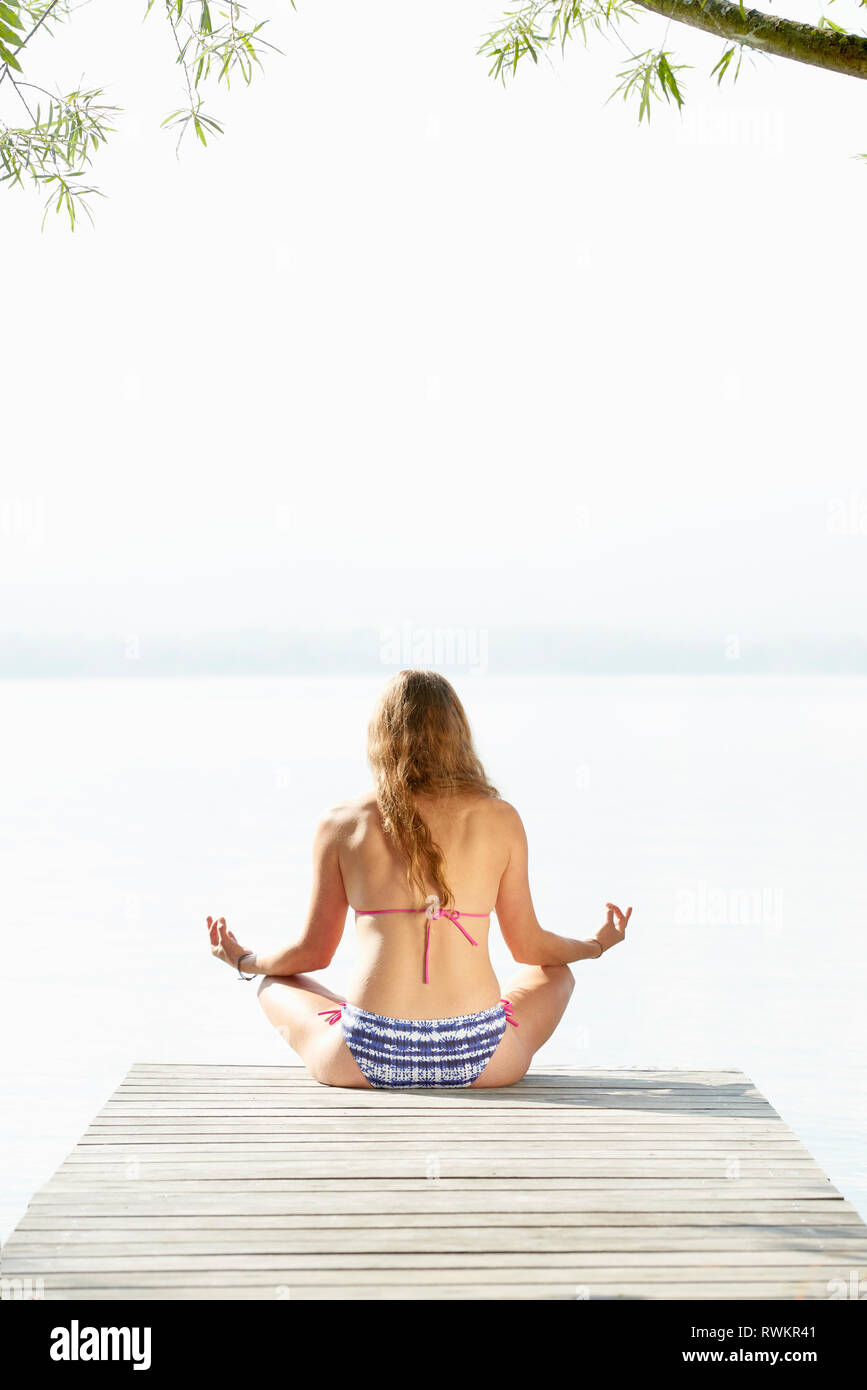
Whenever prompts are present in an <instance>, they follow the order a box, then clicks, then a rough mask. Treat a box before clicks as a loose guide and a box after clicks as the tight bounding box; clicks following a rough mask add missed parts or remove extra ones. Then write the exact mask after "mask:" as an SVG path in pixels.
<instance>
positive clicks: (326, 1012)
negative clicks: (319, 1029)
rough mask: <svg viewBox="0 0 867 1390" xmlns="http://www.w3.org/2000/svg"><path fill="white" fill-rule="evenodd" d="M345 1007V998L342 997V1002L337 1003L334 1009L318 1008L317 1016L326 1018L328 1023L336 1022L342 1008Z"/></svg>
mask: <svg viewBox="0 0 867 1390" xmlns="http://www.w3.org/2000/svg"><path fill="white" fill-rule="evenodd" d="M345 1008H346V1000H345V999H344V1001H343V1003H342V1004H339V1005H338V1007H337V1008H336V1009H320V1010H319V1017H320V1018H327V1019H328V1022H329V1023H337V1022H338V1020H339V1019H340V1015H341V1012H342V1010H343V1009H345Z"/></svg>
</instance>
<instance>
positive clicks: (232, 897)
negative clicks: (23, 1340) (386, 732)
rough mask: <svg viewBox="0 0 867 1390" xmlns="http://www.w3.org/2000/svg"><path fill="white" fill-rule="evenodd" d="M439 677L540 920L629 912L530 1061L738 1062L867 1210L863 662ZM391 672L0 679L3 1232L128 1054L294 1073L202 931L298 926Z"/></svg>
mask: <svg viewBox="0 0 867 1390" xmlns="http://www.w3.org/2000/svg"><path fill="white" fill-rule="evenodd" d="M385 674H386V675H387V674H388V672H386V673H385ZM448 674H449V675H450V678H452V679H453V680H454V683H455V684H456V685H457V687H458V689H459V691H460V693H461V696H462V698H463V699H464V701H465V703H466V705H467V708H468V711H469V714H470V717H471V719H472V721H473V724H474V728H475V731H476V737H477V743H478V745H479V749H480V752H481V754H482V757H483V759H484V761H485V763H486V767H487V770H488V772H489V775H490V776H491V777H492V779H493V781H494V782H495V784H496V785H497V786H498V787H499V788H500V791H501V793H502V794H503V795H504V796H506V797H507V798H508V799H509V800H510V801H513V802H514V803H515V804H516V805H517V806H518V809H519V810H520V811H521V814H522V815H523V818H524V821H525V824H526V826H527V830H528V834H529V839H530V852H531V881H532V886H533V892H534V898H535V901H536V907H537V911H538V914H539V917H540V919H541V921H542V922H543V924H544V925H545V926H546V927H548V928H549V929H551V930H553V931H562V932H564V933H566V934H568V935H586V934H589V933H591V932H592V931H594V930H595V928H596V925H597V924H598V921H599V919H600V912H601V907H602V904H603V903H604V902H605V900H606V899H613V901H615V902H619V903H620V904H621V906H625V905H626V904H627V903H631V904H633V905H634V909H635V910H634V913H633V922H632V925H631V926H630V937H631V940H630V941H628V943H627V944H626V945H625V946H622V947H620V948H618V950H617V952H616V953H614V954H613V955H611V956H608V957H606V960H605V962H604V964H603V965H602V966H601V967H599V968H598V969H596V968H594V966H593V964H592V963H591V962H587V963H584V964H583V965H579V966H577V967H576V977H577V980H578V985H577V988H576V991H575V994H574V995H573V1000H572V1004H571V1005H570V1009H569V1012H568V1014H567V1016H566V1019H565V1021H564V1023H563V1024H562V1025H561V1027H560V1029H559V1031H558V1032H557V1033H556V1034H555V1036H554V1038H553V1039H552V1040H551V1041H550V1043H548V1045H547V1046H546V1047H545V1048H544V1050H543V1052H542V1053H540V1054H539V1060H540V1061H548V1062H551V1063H569V1064H573V1065H577V1066H582V1065H586V1066H606V1065H609V1064H610V1065H623V1066H643V1067H648V1066H659V1067H676V1066H681V1067H698V1068H701V1067H707V1068H711V1067H739V1068H742V1069H743V1070H744V1071H746V1072H747V1073H748V1074H749V1075H750V1076H751V1077H752V1078H753V1079H754V1081H755V1082H756V1084H757V1085H758V1086H759V1087H760V1089H761V1090H762V1091H763V1092H764V1093H765V1095H766V1096H767V1097H768V1099H769V1100H770V1101H771V1102H772V1104H773V1105H775V1106H776V1108H777V1109H778V1110H779V1111H780V1113H781V1114H782V1116H783V1118H784V1119H785V1120H786V1121H787V1123H788V1124H790V1125H791V1126H792V1128H793V1129H794V1130H795V1131H796V1133H797V1134H798V1135H799V1136H800V1137H801V1138H802V1139H803V1140H804V1141H805V1143H806V1144H807V1145H808V1146H809V1148H810V1149H811V1150H812V1152H813V1153H814V1154H815V1156H816V1158H817V1159H818V1160H819V1162H820V1163H821V1164H822V1166H823V1167H824V1168H825V1170H826V1172H827V1173H828V1174H829V1175H830V1177H831V1179H832V1180H833V1181H834V1183H835V1184H836V1185H837V1186H838V1187H839V1188H840V1190H841V1191H842V1192H843V1193H844V1195H846V1196H847V1197H848V1198H849V1199H850V1200H851V1201H852V1202H854V1203H855V1204H856V1205H857V1206H858V1207H859V1209H860V1210H861V1212H862V1213H863V1214H864V1215H865V1216H867V1165H865V1157H864V1155H865V1141H867V1113H865V1109H867V1107H865V1074H867V1063H865V1057H867V1049H865V1034H867V1025H865V1007H864V1000H865V995H867V991H865V975H867V970H865V961H867V946H865V928H867V880H865V873H864V843H865V818H864V810H863V806H864V791H865V767H867V698H865V696H867V680H865V679H864V678H860V677H810V678H786V677H769V678H760V677H736V676H730V677H719V678H717V677H667V676H656V677H565V676H564V677H533V678H526V679H524V678H505V677H503V678H500V677H492V676H475V677H474V676H466V677H464V678H461V675H460V673H455V674H453V673H451V672H449V673H448ZM381 684H382V680H380V679H375V678H374V679H370V678H352V679H348V678H340V679H329V678H325V677H323V678H321V679H275V678H270V679H268V678H266V679H252V678H251V679H246V678H244V679H241V678H238V679H201V680H169V679H166V680H156V679H154V680H145V679H142V680H128V681H123V680H113V681H112V680H94V681H84V680H80V681H60V680H45V681H18V682H14V681H12V682H10V681H7V682H3V683H0V702H2V725H3V728H4V731H5V734H6V739H5V743H6V745H7V746H6V748H5V754H4V776H3V778H2V782H0V844H2V874H0V882H2V892H3V919H4V971H3V975H4V982H3V996H2V998H3V1019H4V1025H5V1026H4V1034H5V1045H4V1048H3V1073H4V1074H3V1082H2V1099H3V1111H4V1116H5V1124H4V1144H5V1148H4V1153H3V1163H2V1170H3V1194H2V1206H0V1233H2V1235H5V1234H7V1233H8V1231H9V1230H10V1229H11V1227H12V1226H13V1225H14V1224H15V1222H16V1221H17V1220H18V1219H19V1217H20V1215H21V1213H22V1211H23V1209H24V1206H25V1204H26V1202H27V1199H28V1198H29V1196H30V1195H31V1194H32V1192H33V1191H34V1190H35V1189H36V1188H37V1187H38V1186H39V1185H40V1184H41V1183H43V1182H44V1181H45V1180H46V1179H47V1178H48V1177H49V1176H50V1175H51V1173H52V1171H53V1170H54V1169H55V1167H56V1166H57V1164H58V1163H59V1162H60V1161H61V1160H62V1159H63V1158H64V1157H65V1155H66V1153H67V1152H68V1151H69V1149H70V1148H71V1147H72V1145H73V1144H74V1143H75V1141H76V1140H77V1138H78V1137H79V1135H80V1134H81V1132H82V1131H83V1130H84V1128H85V1127H86V1126H87V1124H88V1122H89V1120H90V1119H91V1117H92V1115H93V1114H94V1112H95V1111H96V1110H97V1109H98V1108H99V1107H100V1106H101V1105H102V1104H103V1102H104V1100H105V1098H106V1096H107V1095H108V1094H109V1092H110V1091H111V1090H113V1089H114V1087H115V1086H116V1085H117V1084H118V1082H119V1081H120V1080H121V1078H122V1076H123V1075H124V1073H125V1072H126V1070H127V1069H128V1067H129V1066H130V1065H131V1064H132V1063H133V1062H134V1061H139V1060H161V1061H178V1060H183V1061H231V1062H281V1061H285V1060H286V1056H287V1054H286V1051H285V1049H284V1045H283V1044H282V1043H281V1042H280V1041H279V1039H277V1037H276V1035H272V1033H271V1030H270V1029H269V1027H268V1025H267V1024H266V1023H265V1020H264V1017H262V1016H261V1013H260V1010H259V1008H258V1006H257V1004H256V996H255V987H254V986H252V985H251V986H244V985H240V984H238V983H237V981H236V980H235V979H234V978H233V976H232V974H231V972H230V971H229V970H227V969H226V968H225V967H224V966H221V965H219V964H218V963H216V962H215V961H213V960H212V959H211V957H210V955H209V954H208V948H207V938H206V933H205V926H204V920H205V917H206V915H207V914H208V913H209V912H211V913H214V914H216V913H220V914H222V915H225V916H226V918H227V919H228V922H229V925H230V926H231V927H232V929H233V930H234V931H235V934H236V935H237V936H238V938H239V939H240V940H241V941H243V942H244V943H245V944H249V945H250V946H251V947H256V948H259V949H266V948H269V947H271V946H276V945H278V944H281V943H283V942H285V941H286V940H288V939H291V937H292V935H293V934H294V932H295V931H296V929H297V927H298V925H299V924H300V921H301V918H302V915H303V913H304V910H305V907H306V902H307V893H308V889H309V865H310V844H311V836H312V831H313V827H314V825H315V822H316V820H317V818H318V816H319V814H320V813H321V812H322V811H323V810H324V809H325V808H327V807H328V806H329V805H331V804H333V803H334V802H335V801H338V800H340V799H342V798H343V797H345V796H347V795H353V794H356V793H357V792H360V791H362V790H364V789H365V788H366V787H367V786H368V785H369V777H368V774H367V770H366V766H365V759H364V737H365V729H366V724H367V718H368V715H369V711H370V707H371V705H372V702H373V699H374V697H375V695H376V693H377V691H378V690H379V688H380V686H381ZM492 941H493V942H494V946H493V950H494V958H495V965H496V967H497V969H498V971H499V973H500V978H501V979H503V978H504V977H506V976H507V975H508V974H509V973H510V971H511V969H512V968H513V965H512V963H511V960H510V958H509V957H508V954H507V953H506V951H505V949H504V947H503V945H502V942H501V941H500V940H499V937H498V936H497V934H496V932H493V933H492ZM352 951H353V941H352V928H351V923H350V924H348V926H347V931H346V935H345V937H344V941H343V944H342V945H341V948H340V951H339V952H338V956H337V958H336V959H335V961H334V962H333V965H332V968H331V970H330V971H329V972H328V975H327V976H326V978H329V979H330V980H333V982H334V984H335V986H336V987H337V988H342V986H343V982H344V981H345V979H346V976H347V973H348V970H347V967H348V963H349V961H350V960H351V957H352Z"/></svg>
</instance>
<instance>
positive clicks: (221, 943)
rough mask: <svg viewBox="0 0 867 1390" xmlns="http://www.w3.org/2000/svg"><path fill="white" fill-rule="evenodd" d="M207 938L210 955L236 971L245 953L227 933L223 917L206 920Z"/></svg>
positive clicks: (228, 932) (231, 935) (229, 933)
mask: <svg viewBox="0 0 867 1390" xmlns="http://www.w3.org/2000/svg"><path fill="white" fill-rule="evenodd" d="M208 938H209V940H210V942H211V955H212V956H216V958H217V960H222V961H225V962H226V964H227V965H231V966H232V968H233V969H237V965H238V961H239V960H240V959H241V957H242V956H244V955H246V954H247V952H246V951H245V950H244V947H243V946H241V945H240V944H239V943H238V942H237V941H236V940H235V937H234V936H233V934H232V933H231V932H230V931H229V929H228V927H227V926H226V919H225V917H209V918H208Z"/></svg>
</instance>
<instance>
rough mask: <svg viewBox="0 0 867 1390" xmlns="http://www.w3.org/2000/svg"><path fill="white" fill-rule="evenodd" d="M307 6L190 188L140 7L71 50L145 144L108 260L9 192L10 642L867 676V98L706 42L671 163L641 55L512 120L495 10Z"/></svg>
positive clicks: (99, 205)
mask: <svg viewBox="0 0 867 1390" xmlns="http://www.w3.org/2000/svg"><path fill="white" fill-rule="evenodd" d="M299 6H300V7H299V11H298V12H297V13H292V12H291V10H290V9H289V7H288V4H286V5H284V4H282V3H277V2H276V0H270V2H269V0H261V2H260V0H251V8H252V10H253V13H254V14H255V15H257V16H258V15H266V14H271V15H273V16H274V17H275V19H274V24H273V28H272V31H271V34H272V38H273V40H274V41H275V42H276V43H278V44H279V45H280V47H281V48H283V49H284V50H285V56H284V57H280V56H279V55H273V56H272V57H271V59H270V61H268V62H267V64H266V73H265V75H264V76H261V75H259V76H257V78H256V79H255V81H254V85H253V87H252V88H251V89H250V90H247V89H245V88H244V87H243V86H242V85H239V86H238V87H237V88H234V87H233V90H232V92H231V93H230V94H227V93H226V91H225V89H223V90H222V91H221V92H220V93H219V94H217V95H215V96H214V97H213V99H212V100H211V102H210V103H209V107H208V108H207V109H209V110H210V111H211V112H212V114H215V115H216V116H218V117H222V118H223V119H224V120H225V123H226V134H225V136H224V137H223V139H222V140H218V141H217V142H216V143H213V144H212V145H211V146H210V147H209V149H208V150H207V151H205V150H202V149H201V147H196V146H194V145H193V143H192V142H191V141H188V142H187V144H186V145H185V147H183V149H182V155H181V159H180V162H177V161H176V160H175V158H174V153H173V140H172V137H171V136H169V135H168V134H167V133H166V132H163V131H160V130H159V128H158V127H159V122H160V120H161V119H162V117H163V116H164V115H165V114H166V113H167V112H168V111H169V110H171V109H172V108H173V107H174V106H176V105H177V104H178V101H177V99H176V98H177V89H178V80H179V74H178V72H177V71H176V69H175V68H174V66H173V62H172V52H171V47H170V39H169V36H168V32H167V30H166V27H165V25H164V23H163V21H162V19H161V17H160V15H159V14H158V13H152V14H151V16H150V18H149V19H148V20H147V22H146V23H144V24H142V23H141V15H142V13H143V11H144V3H143V0H142V2H141V3H138V4H128V5H124V6H119V5H116V4H109V3H99V0H94V3H92V4H91V5H90V6H89V7H87V8H86V9H85V10H83V11H82V12H81V14H80V15H78V16H77V18H76V19H75V22H74V24H73V25H72V26H71V27H70V29H69V30H68V31H67V32H66V34H64V36H63V37H62V39H61V37H60V36H59V35H58V37H57V38H56V39H55V40H53V41H52V40H46V41H45V42H44V43H43V44H42V45H41V47H40V49H39V53H40V63H41V64H44V66H42V67H41V72H40V74H39V76H41V77H42V78H45V79H48V83H47V84H48V85H50V84H51V82H52V81H53V80H54V79H56V80H58V81H60V82H61V83H62V84H63V85H64V86H66V87H68V86H71V85H73V84H74V83H75V82H76V81H77V80H78V78H79V75H80V74H81V72H82V71H83V72H84V76H85V80H86V82H88V83H92V84H96V83H104V84H107V85H108V88H109V98H110V99H111V100H113V101H115V102H117V103H118V104H119V105H122V106H125V107H126V108H127V114H126V115H125V116H124V117H123V119H122V122H121V130H120V133H119V134H118V135H117V136H116V137H114V140H113V143H112V144H111V145H110V146H109V147H108V148H107V149H106V150H105V151H104V152H103V153H102V154H101V155H100V156H99V160H98V163H97V167H96V170H95V174H94V178H95V181H96V182H97V183H98V185H99V186H100V187H101V188H102V189H103V190H104V191H105V192H106V193H108V194H109V197H108V198H107V199H96V200H94V201H95V216H96V222H97V225H96V229H95V230H91V229H90V227H89V225H87V224H85V225H83V226H82V227H81V229H80V230H79V231H77V232H76V233H75V235H74V236H73V235H70V234H69V232H68V229H67V227H66V225H65V224H64V222H63V221H62V220H61V219H60V218H55V217H54V216H53V214H52V216H51V217H50V218H49V220H48V223H47V225H46V230H45V233H44V234H43V235H40V233H39V222H40V218H41V205H40V201H39V200H38V199H37V198H36V197H35V196H34V195H32V194H29V193H21V192H11V193H10V192H6V191H0V218H2V243H3V263H4V272H3V280H4V286H3V297H2V314H3V321H4V330H5V331H4V347H5V350H4V382H3V387H4V390H3V397H4V410H3V431H2V440H0V450H2V488H0V492H2V497H0V503H2V509H0V535H2V557H0V581H2V596H3V604H2V612H0V628H2V630H4V631H6V632H10V631H14V632H21V631H29V632H31V633H42V632H45V633H66V634H78V633H86V634H100V633H114V632H118V631H119V632H148V631H153V632H167V633H195V632H196V631H199V630H202V629H205V628H208V629H213V628H220V627H227V628H228V627H263V626H265V627H268V626H283V625H296V624H301V625H304V626H308V627H314V628H315V627H321V626H326V627H347V626H349V627H351V626H353V625H359V626H362V625H365V626H366V625H371V624H382V623H389V622H391V623H398V622H400V621H402V620H406V619H409V620H412V621H415V622H427V623H441V624H455V623H463V624H470V623H476V624H479V623H487V624H491V625H495V624H499V623H504V622H509V621H520V622H533V623H536V622H538V623H558V622H564V623H574V624H579V625H583V626H587V627H593V628H597V629H600V630H611V631H613V630H618V629H635V630H641V631H643V632H649V633H659V634H666V635H671V634H675V635H684V636H698V637H705V638H707V637H708V636H710V637H713V634H715V633H717V632H720V633H727V632H732V631H739V632H740V631H743V632H748V633H766V634H783V633H786V634H790V633H791V634H799V633H801V634H821V633H829V634H832V635H846V634H861V635H862V636H863V635H864V634H865V620H864V591H865V577H867V478H865V467H864V444H863V438H862V436H863V377H864V364H863V356H862V347H861V339H862V336H863V323H864V300H865V292H864V266H863V257H864V253H863V246H864V239H865V222H867V164H865V163H863V162H860V161H858V160H857V159H855V158H853V156H854V155H856V154H857V153H858V152H859V151H861V150H864V149H867V109H865V106H864V91H865V89H864V85H863V84H862V83H858V82H856V81H853V80H851V79H846V78H843V77H837V76H834V75H829V74H824V73H821V72H819V71H817V70H813V69H807V68H803V67H800V66H798V65H795V64H787V63H784V62H781V61H778V62H767V61H764V60H759V59H756V60H755V62H754V63H752V64H750V63H749V62H748V63H747V65H746V66H745V69H744V71H743V73H742V76H741V79H740V81H739V83H738V85H737V87H735V88H732V87H730V86H727V87H725V88H723V89H722V90H718V89H717V88H716V86H715V84H714V83H712V82H710V81H709V80H708V79H707V76H706V74H707V72H708V71H709V69H710V68H711V67H712V66H713V64H714V63H715V62H716V60H717V58H718V57H719V55H720V52H721V45H720V44H718V43H716V42H715V41H713V40H711V39H710V38H708V37H706V36H704V35H700V34H695V33H692V32H690V31H688V30H686V29H685V28H683V27H682V26H672V28H671V31H670V33H669V40H668V44H669V47H672V48H674V50H675V51H676V52H677V53H678V54H679V55H680V56H681V58H682V60H683V61H691V62H694V63H696V64H697V65H698V66H697V68H696V70H695V71H694V72H693V73H691V74H690V73H687V74H685V75H684V77H685V86H686V88H687V91H688V95H689V100H688V105H687V108H686V110H685V113H684V115H683V117H682V118H679V117H678V116H677V113H676V112H675V111H674V110H671V109H668V108H665V107H658V108H656V109H655V110H654V114H653V122H652V125H651V127H650V128H649V129H648V128H647V127H643V128H642V129H639V128H638V126H637V122H636V113H635V111H634V109H633V108H632V107H628V108H627V107H624V106H623V104H622V103H621V102H620V100H619V99H618V100H617V101H614V102H612V103H611V104H610V105H608V106H605V105H604V101H605V98H606V96H607V95H608V93H609V92H610V91H611V89H612V87H613V86H614V85H615V81H616V79H615V73H616V71H617V69H618V67H620V66H621V59H622V56H623V52H624V50H623V49H622V48H621V47H619V46H618V45H617V43H615V42H612V41H607V40H606V39H603V38H599V39H594V40H593V41H592V43H591V46H590V49H589V51H586V52H585V51H583V50H582V49H581V47H580V45H573V51H572V52H570V53H569V54H568V56H567V59H566V61H565V62H561V61H560V60H559V59H557V58H555V59H554V60H553V62H552V65H551V66H550V67H547V66H545V65H544V64H543V65H540V67H539V68H538V69H532V68H528V70H527V71H526V72H524V73H523V74H522V75H520V76H519V79H518V80H517V82H516V83H515V84H514V85H512V86H510V87H509V88H507V89H506V90H503V89H502V88H501V87H499V86H497V85H495V84H494V83H493V82H492V81H490V80H489V79H488V78H487V76H486V66H485V63H484V62H483V60H482V59H480V58H479V57H477V56H476V48H477V46H478V40H479V36H480V35H481V34H482V33H483V32H484V29H485V25H486V23H487V22H488V21H489V20H491V19H495V18H496V17H497V15H498V13H499V11H498V7H497V3H496V0H484V3H480V2H479V0H439V3H437V4H436V5H432V6H431V5H428V6H422V5H419V4H416V5H407V4H406V3H405V0H403V3H396V2H394V0H392V2H390V3H389V2H387V3H382V4H379V5H377V6H376V7H374V9H371V8H370V7H369V6H362V5H359V4H358V3H357V0H355V2H354V3H350V0H337V2H336V3H330V4H328V5H323V4H315V3H312V0H299ZM786 13H788V14H790V15H792V16H793V17H797V16H798V15H799V14H800V15H803V16H806V15H808V14H811V13H814V11H813V10H812V8H810V7H806V6H802V7H801V8H800V9H797V8H796V7H794V6H789V7H788V8H787V9H786ZM840 18H841V16H838V22H839V21H840ZM663 29H664V24H663V23H662V21H659V20H656V19H654V18H652V17H649V16H648V17H647V19H646V21H643V22H642V23H641V25H640V26H638V27H637V29H633V30H631V31H630V36H629V42H630V45H631V47H632V48H633V49H641V48H644V47H648V46H650V45H651V44H655V43H657V42H658V41H659V34H660V32H661V31H662V30H663ZM34 75H35V76H36V74H34ZM2 100H3V102H4V103H6V105H4V106H2V108H0V109H2V112H3V114H4V116H5V117H6V119H10V118H11V108H10V107H9V106H8V102H9V94H8V92H7V93H6V94H5V95H4V96H3V98H2Z"/></svg>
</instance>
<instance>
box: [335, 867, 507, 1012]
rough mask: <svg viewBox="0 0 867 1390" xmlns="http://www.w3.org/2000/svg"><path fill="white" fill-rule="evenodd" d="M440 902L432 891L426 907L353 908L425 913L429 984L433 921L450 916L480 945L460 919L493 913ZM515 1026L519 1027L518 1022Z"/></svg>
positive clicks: (366, 912) (368, 912)
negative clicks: (470, 910)
mask: <svg viewBox="0 0 867 1390" xmlns="http://www.w3.org/2000/svg"><path fill="white" fill-rule="evenodd" d="M439 902H440V900H439V898H438V897H437V896H436V895H435V894H434V893H431V895H430V897H429V898H428V900H427V906H426V907H355V908H353V909H352V910H353V912H354V913H355V915H356V917H384V916H385V915H386V913H389V912H423V913H425V915H426V917H427V921H426V922H425V924H424V982H425V984H426V985H427V984H429V983H430V979H429V971H428V957H429V953H430V925H431V922H436V921H438V919H439V918H440V917H448V919H449V921H450V922H453V923H454V924H455V926H456V927H457V929H458V931H459V932H462V933H463V935H464V936H465V937H466V938H467V941H469V943H470V945H471V946H478V944H479V943H478V941H476V940H475V939H474V938H473V937H472V936H470V934H469V932H468V931H467V929H466V927H465V926H464V924H463V922H461V920H460V919H461V918H462V917H490V915H491V914H490V913H489V912H463V911H462V910H461V909H460V908H457V907H440V905H439ZM515 1026H516V1027H517V1024H516V1025H515Z"/></svg>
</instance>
